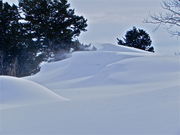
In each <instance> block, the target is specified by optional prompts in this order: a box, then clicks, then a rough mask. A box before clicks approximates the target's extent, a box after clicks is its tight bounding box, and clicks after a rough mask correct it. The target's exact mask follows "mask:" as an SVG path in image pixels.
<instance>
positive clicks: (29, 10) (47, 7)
mask: <svg viewBox="0 0 180 135" xmlns="http://www.w3.org/2000/svg"><path fill="white" fill-rule="evenodd" d="M19 5H20V7H21V8H22V10H23V12H24V13H25V20H26V21H27V22H28V23H27V25H28V27H29V29H30V30H31V32H32V33H33V36H34V38H35V39H37V43H38V44H40V46H41V47H42V48H46V49H47V50H50V51H51V52H56V51H58V50H59V49H65V50H69V49H70V48H71V46H69V45H70V44H71V42H72V41H73V39H75V38H76V37H78V36H79V34H80V33H81V31H85V30H86V29H85V28H86V27H87V24H86V21H87V20H85V19H84V18H83V17H82V16H77V15H75V12H74V10H73V9H70V4H68V2H67V0H31V1H29V0H22V1H21V2H20V4H19Z"/></svg>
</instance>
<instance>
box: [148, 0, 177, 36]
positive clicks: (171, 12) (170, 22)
mask: <svg viewBox="0 0 180 135" xmlns="http://www.w3.org/2000/svg"><path fill="white" fill-rule="evenodd" d="M162 8H163V9H164V10H165V13H159V14H154V15H151V16H150V19H149V20H148V19H147V20H145V22H146V23H152V24H157V28H159V27H160V26H161V25H167V29H168V31H169V32H170V33H171V34H172V35H177V36H180V0H169V1H163V2H162Z"/></svg>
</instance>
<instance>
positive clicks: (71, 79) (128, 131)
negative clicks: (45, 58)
mask: <svg viewBox="0 0 180 135" xmlns="http://www.w3.org/2000/svg"><path fill="white" fill-rule="evenodd" d="M96 47H97V48H98V50H97V51H90V52H89V51H88V52H76V53H73V55H72V57H71V58H68V59H65V60H62V61H59V62H55V63H44V64H43V65H42V68H41V71H40V72H39V73H38V74H36V75H34V76H29V77H26V78H24V79H22V80H23V81H24V80H25V79H27V80H31V81H34V82H36V83H39V84H40V85H42V86H44V87H47V88H48V90H47V91H48V92H49V91H50V90H51V91H52V92H53V93H56V95H61V96H63V97H65V98H67V99H69V100H68V101H65V102H61V101H62V100H60V102H46V103H44V104H32V105H31V106H29V105H26V106H21V107H13V108H8V109H1V110H0V134H2V135H6V134H8V135H60V134H61V135H179V134H180V84H179V82H180V57H179V56H161V55H157V54H152V53H148V52H144V51H140V50H137V49H134V48H128V47H122V46H116V45H111V44H103V45H97V46H96ZM31 81H30V82H31ZM13 82H14V81H13ZM28 82H29V81H28ZM7 83H8V84H9V83H10V82H8V81H7ZM7 83H6V84H7ZM36 83H35V84H36ZM10 84H12V83H10ZM16 84H19V82H17V83H16ZM23 84H24V83H23ZM5 86H6V85H5ZM14 88H16V87H14ZM27 88H31V86H27ZM31 89H32V88H31ZM43 89H44V88H42V89H40V88H39V89H38V91H39V90H42V91H43V92H44V90H43ZM45 89H46V88H45ZM4 90H5V89H4ZM4 90H3V91H4ZM19 90H20V91H21V92H22V89H18V90H17V91H19ZM1 91H2V90H1ZM1 91H0V92H1ZM34 91H35V90H33V89H32V93H33V94H32V95H33V96H34V95H35V94H36V93H35V92H34ZM8 92H10V90H8V91H7V93H8ZM28 92H30V91H28ZM28 92H27V91H24V94H23V95H25V97H26V98H27V99H28V101H30V100H31V97H32V96H30V97H29V96H27V95H28ZM38 94H39V93H37V95H38ZM7 95H8V94H7ZM47 95H49V94H47ZM17 96H18V94H17V93H16V94H15V95H14V96H12V97H13V98H12V101H16V102H18V103H19V102H22V101H23V100H22V98H16V97H17ZM7 97H9V96H7ZM20 97H22V96H20ZM48 97H49V96H48ZM55 97H56V96H55ZM14 98H16V100H14ZM5 99H6V98H5ZM7 99H8V100H10V101H11V98H7ZM36 99H37V98H36ZM32 101H33V100H32ZM30 102H31V101H30ZM36 102H38V99H37V100H36Z"/></svg>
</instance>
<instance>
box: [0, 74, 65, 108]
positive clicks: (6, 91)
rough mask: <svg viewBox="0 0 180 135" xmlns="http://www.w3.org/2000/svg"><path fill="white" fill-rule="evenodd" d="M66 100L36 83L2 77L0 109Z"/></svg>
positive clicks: (0, 78) (0, 82)
mask: <svg viewBox="0 0 180 135" xmlns="http://www.w3.org/2000/svg"><path fill="white" fill-rule="evenodd" d="M64 100H65V98H63V97H61V96H59V95H57V94H55V93H54V92H52V91H50V90H49V89H47V88H45V87H44V86H41V85H39V84H37V83H35V82H32V81H28V80H25V79H20V78H15V77H9V76H0V109H3V108H7V107H13V106H21V105H27V104H32V103H34V104H38V103H42V102H49V101H64Z"/></svg>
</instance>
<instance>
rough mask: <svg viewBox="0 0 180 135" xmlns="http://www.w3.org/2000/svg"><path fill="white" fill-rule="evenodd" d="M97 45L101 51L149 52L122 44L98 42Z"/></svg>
mask: <svg viewBox="0 0 180 135" xmlns="http://www.w3.org/2000/svg"><path fill="white" fill-rule="evenodd" d="M95 47H96V48H97V49H98V50H99V51H113V52H117V51H118V52H137V53H149V52H147V51H144V50H140V49H136V48H132V47H126V46H122V45H114V44H108V43H107V44H97V45H95Z"/></svg>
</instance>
